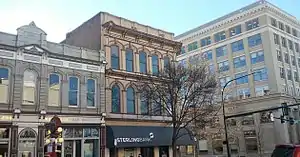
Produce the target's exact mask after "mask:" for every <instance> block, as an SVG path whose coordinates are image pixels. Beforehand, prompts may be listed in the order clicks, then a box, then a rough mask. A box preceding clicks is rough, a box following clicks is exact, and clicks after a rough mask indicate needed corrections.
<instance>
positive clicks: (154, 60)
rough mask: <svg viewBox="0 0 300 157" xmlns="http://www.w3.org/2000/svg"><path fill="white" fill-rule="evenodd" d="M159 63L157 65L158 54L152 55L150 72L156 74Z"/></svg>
mask: <svg viewBox="0 0 300 157" xmlns="http://www.w3.org/2000/svg"><path fill="white" fill-rule="evenodd" d="M158 72H159V65H158V56H157V55H152V74H153V75H158Z"/></svg>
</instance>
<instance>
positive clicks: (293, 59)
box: [291, 56, 296, 66]
mask: <svg viewBox="0 0 300 157" xmlns="http://www.w3.org/2000/svg"><path fill="white" fill-rule="evenodd" d="M291 59H292V65H293V66H296V58H295V56H291Z"/></svg>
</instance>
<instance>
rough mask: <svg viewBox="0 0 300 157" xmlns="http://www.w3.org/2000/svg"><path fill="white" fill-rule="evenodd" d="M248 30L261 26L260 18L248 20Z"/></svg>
mask: <svg viewBox="0 0 300 157" xmlns="http://www.w3.org/2000/svg"><path fill="white" fill-rule="evenodd" d="M246 27H247V31H249V30H251V29H254V28H257V27H259V21H258V18H256V19H252V20H250V21H247V22H246Z"/></svg>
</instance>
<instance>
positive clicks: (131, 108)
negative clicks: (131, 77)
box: [126, 87, 135, 114]
mask: <svg viewBox="0 0 300 157" xmlns="http://www.w3.org/2000/svg"><path fill="white" fill-rule="evenodd" d="M126 96H127V113H132V114H134V113H135V92H134V89H133V88H132V87H129V88H127V93H126Z"/></svg>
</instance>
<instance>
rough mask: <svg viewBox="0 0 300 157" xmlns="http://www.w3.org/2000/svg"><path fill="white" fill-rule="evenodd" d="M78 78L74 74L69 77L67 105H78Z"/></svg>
mask: <svg viewBox="0 0 300 157" xmlns="http://www.w3.org/2000/svg"><path fill="white" fill-rule="evenodd" d="M78 97H79V79H78V78H77V77H75V76H71V77H69V106H78V102H79V99H78Z"/></svg>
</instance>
